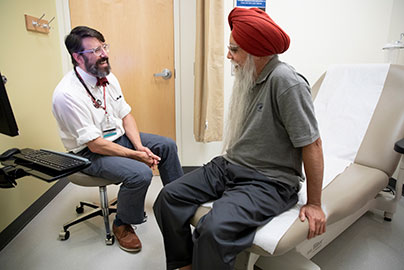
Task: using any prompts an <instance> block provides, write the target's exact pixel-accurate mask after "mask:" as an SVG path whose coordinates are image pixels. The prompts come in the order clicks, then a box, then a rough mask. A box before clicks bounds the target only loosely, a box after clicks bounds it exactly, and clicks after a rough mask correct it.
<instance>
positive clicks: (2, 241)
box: [0, 178, 69, 251]
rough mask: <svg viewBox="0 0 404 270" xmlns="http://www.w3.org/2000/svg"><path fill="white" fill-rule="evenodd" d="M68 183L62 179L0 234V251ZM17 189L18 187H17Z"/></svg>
mask: <svg viewBox="0 0 404 270" xmlns="http://www.w3.org/2000/svg"><path fill="white" fill-rule="evenodd" d="M68 183H69V180H67V178H63V179H61V180H59V181H58V182H56V183H55V184H54V185H53V186H52V187H50V188H49V189H48V190H47V191H46V192H45V193H44V194H42V196H41V197H39V198H38V199H37V200H36V201H35V202H34V203H33V204H31V206H29V207H28V208H27V209H26V210H25V211H24V212H23V213H22V214H21V215H19V216H18V217H17V218H16V219H15V220H14V221H13V222H11V223H10V225H8V226H7V227H6V228H5V229H4V230H3V231H1V232H0V251H1V250H2V249H3V248H4V247H5V246H6V245H7V244H8V243H10V241H11V240H13V238H14V237H15V236H17V234H18V233H19V232H20V231H21V230H22V229H23V228H24V227H25V226H26V225H27V224H28V223H29V222H30V221H31V220H32V219H33V218H34V217H35V216H36V215H37V214H38V213H39V212H41V210H42V209H43V208H44V207H45V206H46V205H47V204H48V203H49V202H50V201H51V200H52V199H53V198H55V196H56V195H57V194H59V192H60V191H61V190H62V189H63V188H64V187H65V186H66V185H67V184H68ZM17 188H18V186H17Z"/></svg>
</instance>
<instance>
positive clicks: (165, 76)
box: [154, 68, 173, 80]
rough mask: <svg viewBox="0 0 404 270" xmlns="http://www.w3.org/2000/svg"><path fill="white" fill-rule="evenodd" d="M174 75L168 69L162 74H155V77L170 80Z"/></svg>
mask: <svg viewBox="0 0 404 270" xmlns="http://www.w3.org/2000/svg"><path fill="white" fill-rule="evenodd" d="M172 75H173V74H172V72H171V71H170V70H169V69H168V68H165V69H163V71H162V72H161V73H154V77H163V79H164V80H168V79H170V78H171V76H172Z"/></svg>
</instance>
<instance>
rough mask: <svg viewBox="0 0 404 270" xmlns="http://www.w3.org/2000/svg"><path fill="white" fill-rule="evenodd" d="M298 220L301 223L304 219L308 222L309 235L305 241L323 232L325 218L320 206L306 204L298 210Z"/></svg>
mask: <svg viewBox="0 0 404 270" xmlns="http://www.w3.org/2000/svg"><path fill="white" fill-rule="evenodd" d="M299 218H300V220H301V221H302V222H303V221H305V220H306V218H307V219H308V221H309V233H308V235H307V239H310V238H313V237H315V236H317V235H320V234H323V233H324V232H325V225H326V218H325V214H324V212H323V209H321V206H319V205H315V204H306V205H303V206H302V208H300V214H299Z"/></svg>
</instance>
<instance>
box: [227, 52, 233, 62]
mask: <svg viewBox="0 0 404 270" xmlns="http://www.w3.org/2000/svg"><path fill="white" fill-rule="evenodd" d="M227 59H230V60H233V55H232V54H231V52H230V51H227Z"/></svg>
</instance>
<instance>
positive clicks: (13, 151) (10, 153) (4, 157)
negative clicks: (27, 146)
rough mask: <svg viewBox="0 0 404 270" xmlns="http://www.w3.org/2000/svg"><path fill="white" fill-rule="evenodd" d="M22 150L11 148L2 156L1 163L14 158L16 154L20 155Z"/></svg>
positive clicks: (0, 157)
mask: <svg viewBox="0 0 404 270" xmlns="http://www.w3.org/2000/svg"><path fill="white" fill-rule="evenodd" d="M20 152H21V150H20V149H18V148H10V149H8V150H6V151H5V152H4V153H3V154H1V155H0V161H4V160H7V159H9V158H10V157H12V156H13V155H14V154H17V153H20Z"/></svg>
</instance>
